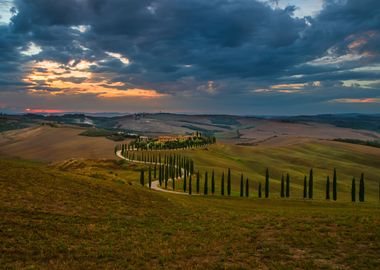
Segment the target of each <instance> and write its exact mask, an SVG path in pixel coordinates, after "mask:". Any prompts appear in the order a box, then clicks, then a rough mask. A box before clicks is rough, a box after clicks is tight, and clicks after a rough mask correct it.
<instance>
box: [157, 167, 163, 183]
mask: <svg viewBox="0 0 380 270" xmlns="http://www.w3.org/2000/svg"><path fill="white" fill-rule="evenodd" d="M158 182H159V183H160V186H161V185H162V165H158Z"/></svg>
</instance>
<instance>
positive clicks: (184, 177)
mask: <svg viewBox="0 0 380 270" xmlns="http://www.w3.org/2000/svg"><path fill="white" fill-rule="evenodd" d="M186 185H187V183H186V174H185V175H184V176H183V192H186Z"/></svg>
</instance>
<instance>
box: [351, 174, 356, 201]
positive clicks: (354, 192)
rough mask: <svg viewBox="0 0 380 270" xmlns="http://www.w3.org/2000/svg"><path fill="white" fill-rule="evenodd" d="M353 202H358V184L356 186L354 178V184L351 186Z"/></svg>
mask: <svg viewBox="0 0 380 270" xmlns="http://www.w3.org/2000/svg"><path fill="white" fill-rule="evenodd" d="M351 201H352V202H355V201H356V184H355V177H354V178H352V184H351Z"/></svg>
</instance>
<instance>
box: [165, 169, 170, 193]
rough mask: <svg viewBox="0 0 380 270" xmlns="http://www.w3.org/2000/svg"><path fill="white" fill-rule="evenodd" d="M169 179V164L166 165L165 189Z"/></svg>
mask: <svg viewBox="0 0 380 270" xmlns="http://www.w3.org/2000/svg"><path fill="white" fill-rule="evenodd" d="M168 181H169V168H168V165H166V166H165V189H167V188H168Z"/></svg>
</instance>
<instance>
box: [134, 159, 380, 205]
mask: <svg viewBox="0 0 380 270" xmlns="http://www.w3.org/2000/svg"><path fill="white" fill-rule="evenodd" d="M148 173H149V177H148V179H149V187H150V186H151V181H152V173H151V167H149V171H148ZM154 177H155V178H156V171H155V169H154ZM195 177H196V182H195V188H196V193H197V194H199V193H200V173H199V171H198V172H197V173H196V174H195ZM169 178H170V179H174V177H173V174H172V173H170V166H167V165H166V166H165V165H164V164H161V165H160V166H159V175H158V179H159V183H160V185H161V186H163V185H164V187H165V188H167V187H168V181H169ZM177 178H178V177H177ZM182 178H183V185H182V187H183V192H188V193H189V194H192V186H193V185H192V173H190V172H189V171H185V173H184V174H183V175H182ZM187 180H188V181H187ZM140 183H141V184H142V185H144V184H145V183H144V171H143V170H142V171H141V176H140ZM175 184H176V183H175V181H173V180H172V189H173V190H175V189H176V186H175ZM220 186H221V188H220V195H222V196H224V195H225V194H227V195H228V196H231V170H230V169H228V171H227V186H226V184H225V174H224V172H223V173H222V175H221V179H220ZM225 186H226V188H227V192H225ZM330 187H331V183H330V177H329V176H327V178H326V196H325V198H326V200H330V199H331V197H330V195H331V190H330ZM313 188H314V177H313V169H311V170H310V173H309V180H308V179H307V177H306V176H305V178H304V189H303V198H304V199H307V198H308V199H313V195H314V194H313V191H314V190H313ZM269 191H270V181H269V170H268V169H266V172H265V187H264V194H265V198H269ZM249 192H250V188H249V179H248V178H246V179H245V180H244V176H243V174H241V177H240V197H244V196H245V197H249ZM257 192H258V197H259V198H261V197H262V187H261V182H259V185H258V190H257ZM203 194H204V195H208V194H209V175H208V172H207V171H206V172H205V176H204V184H203ZM211 194H213V195H214V194H215V172H214V170H213V171H212V173H211ZM358 195H359V196H358V197H359V201H360V202H364V199H365V187H364V174H363V173H362V174H361V177H360V182H359V194H358ZM379 196H380V194H379ZM280 197H281V198H285V197H286V198H289V197H290V175H289V173H287V174H286V176H284V175H282V177H281V189H280ZM332 199H333V200H334V201H336V200H337V199H338V190H337V172H336V169H334V172H333V180H332ZM351 200H352V202H355V201H356V181H355V178H353V179H352V186H351Z"/></svg>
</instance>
